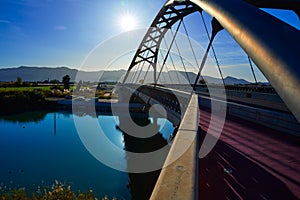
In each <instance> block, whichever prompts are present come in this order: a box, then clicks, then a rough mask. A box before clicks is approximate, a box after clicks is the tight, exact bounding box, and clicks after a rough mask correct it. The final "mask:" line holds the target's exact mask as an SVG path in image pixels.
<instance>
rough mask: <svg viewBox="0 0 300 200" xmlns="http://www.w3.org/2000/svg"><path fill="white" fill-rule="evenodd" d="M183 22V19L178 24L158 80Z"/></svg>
mask: <svg viewBox="0 0 300 200" xmlns="http://www.w3.org/2000/svg"><path fill="white" fill-rule="evenodd" d="M181 23H182V21H180V22H179V24H178V26H177V29H176V32H175V35H174V37H173V39H172V41H171V44H170V46H169V49H168V52H167V54H166V56H165V59H164V62H163V64H162V67H161V69H160V72H159V74H158V76H157V79H156V82H157V81H158V79H159V77H160V74H161V72H162V70H163V67H164V65H165V63H166V62H167V59H168V56H169V54H170V51H171V48H172V46H173V43H174V41H175V38H176V36H177V33H178V30H179V28H180V25H181Z"/></svg>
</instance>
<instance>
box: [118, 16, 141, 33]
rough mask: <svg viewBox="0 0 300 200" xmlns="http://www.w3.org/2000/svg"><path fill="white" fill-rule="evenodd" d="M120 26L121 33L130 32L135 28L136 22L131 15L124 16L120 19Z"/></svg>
mask: <svg viewBox="0 0 300 200" xmlns="http://www.w3.org/2000/svg"><path fill="white" fill-rule="evenodd" d="M120 26H121V28H122V30H123V31H131V30H133V29H135V28H137V20H136V18H135V17H134V16H133V15H130V14H126V15H124V16H122V17H121V19H120Z"/></svg>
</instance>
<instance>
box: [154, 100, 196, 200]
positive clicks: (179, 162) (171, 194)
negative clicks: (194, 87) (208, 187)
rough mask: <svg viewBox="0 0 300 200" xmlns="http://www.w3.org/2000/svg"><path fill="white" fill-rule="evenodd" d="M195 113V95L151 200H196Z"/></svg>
mask: <svg viewBox="0 0 300 200" xmlns="http://www.w3.org/2000/svg"><path fill="white" fill-rule="evenodd" d="M198 112H199V107H198V95H192V97H191V100H190V103H189V105H188V108H187V111H186V113H185V115H184V117H183V120H182V121H181V124H180V126H179V129H178V131H177V134H176V137H175V139H174V142H173V144H172V146H171V149H170V152H169V154H168V156H167V159H166V162H165V166H164V167H163V169H162V170H161V173H160V176H159V178H158V180H157V183H156V185H155V187H154V190H153V193H152V195H151V198H150V199H151V200H157V199H163V200H165V199H168V200H169V199H178V200H179V199H180V200H182V199H185V200H189V199H190V200H192V199H197V198H198V173H197V169H198V154H197V153H198V146H197V143H198V141H197V140H198V135H197V131H198V121H199V113H198ZM184 150H185V151H184ZM182 151H184V153H183V154H182V155H181V153H182ZM170 163H171V164H170Z"/></svg>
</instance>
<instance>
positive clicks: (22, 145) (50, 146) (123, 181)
mask: <svg viewBox="0 0 300 200" xmlns="http://www.w3.org/2000/svg"><path fill="white" fill-rule="evenodd" d="M74 117H80V118H82V119H83V120H84V121H86V126H87V127H88V119H90V118H92V119H96V120H98V121H99V124H101V126H102V127H104V129H103V130H104V132H105V135H106V136H107V137H108V138H109V140H110V141H111V142H112V143H114V144H115V145H116V146H117V147H119V148H121V149H123V150H124V159H123V160H119V161H118V162H125V165H131V164H133V163H131V162H130V160H127V157H126V154H125V150H127V151H131V152H149V151H152V150H155V149H157V148H159V147H160V146H164V145H168V143H167V141H168V138H169V136H170V134H171V133H172V132H173V130H174V128H173V126H172V124H171V123H169V122H168V123H167V124H166V125H164V126H162V124H164V123H163V121H164V119H158V120H157V121H155V120H152V119H149V118H140V117H137V118H135V121H137V123H141V124H148V123H151V124H152V126H153V129H156V130H157V132H158V134H156V135H155V136H153V137H151V138H146V139H138V138H132V137H131V136H130V135H128V134H126V133H124V132H122V131H120V130H119V129H118V127H119V125H120V123H122V122H125V121H124V119H122V117H121V118H120V117H114V116H111V115H109V113H100V112H98V113H97V114H96V115H90V114H89V113H84V112H82V113H80V115H78V113H77V114H75V115H74V114H73V113H71V112H70V111H59V112H53V111H35V112H28V113H22V114H18V115H11V116H0V130H1V134H0V160H1V165H0V180H1V183H3V184H4V185H9V186H11V187H26V188H28V189H29V190H32V191H30V192H33V191H34V190H35V189H36V187H37V185H41V183H42V182H44V185H51V184H52V183H53V182H54V180H55V179H57V180H60V181H65V182H67V183H70V184H72V187H73V189H74V190H75V191H77V190H81V191H87V190H89V189H92V190H93V191H94V192H95V193H96V195H98V196H100V197H101V196H104V195H108V196H110V197H113V196H116V197H117V198H118V199H148V198H149V196H150V194H151V191H152V189H153V187H154V184H155V182H156V179H157V177H158V175H159V171H155V172H151V173H144V174H135V173H129V174H128V173H124V172H119V171H117V170H114V169H111V168H109V167H107V166H105V165H104V164H102V163H101V162H99V161H98V160H96V159H95V158H94V157H93V156H91V155H90V154H89V153H88V151H87V150H86V148H85V147H84V146H83V144H82V141H81V140H80V138H79V136H78V134H77V131H76V128H75V125H74V121H73V118H74ZM154 122H155V123H154ZM90 131H94V130H92V129H91V130H90ZM54 136H55V137H54ZM102 153H103V152H102ZM110 153H111V154H113V152H110ZM1 183H0V184H1Z"/></svg>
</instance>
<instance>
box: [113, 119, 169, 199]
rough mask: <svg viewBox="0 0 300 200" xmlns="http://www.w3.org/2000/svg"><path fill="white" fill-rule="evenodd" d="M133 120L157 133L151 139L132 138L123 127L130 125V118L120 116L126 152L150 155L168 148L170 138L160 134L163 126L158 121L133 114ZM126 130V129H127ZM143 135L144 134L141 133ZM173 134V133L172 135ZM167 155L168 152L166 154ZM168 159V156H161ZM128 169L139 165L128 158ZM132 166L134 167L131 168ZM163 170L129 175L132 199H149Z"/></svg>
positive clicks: (120, 127)
mask: <svg viewBox="0 0 300 200" xmlns="http://www.w3.org/2000/svg"><path fill="white" fill-rule="evenodd" d="M131 117H132V120H133V121H134V122H135V123H136V124H138V125H139V126H148V131H150V132H151V133H156V134H154V135H153V136H151V137H146V138H138V137H135V136H132V135H130V134H128V133H126V132H124V131H122V127H124V126H126V125H127V124H129V123H128V122H129V118H128V116H122V115H120V116H119V117H118V118H119V126H118V127H117V128H118V129H119V130H120V131H122V133H123V137H124V146H125V150H126V152H133V153H148V152H153V151H156V150H159V149H161V148H163V147H165V146H168V145H169V144H168V141H169V138H166V137H163V135H162V133H160V132H159V130H160V128H161V125H159V124H158V123H157V120H158V119H153V118H152V119H151V120H150V119H149V116H148V115H142V116H141V115H139V116H136V114H134V113H131ZM125 130H126V128H125ZM140 134H143V133H140ZM170 134H171V133H170ZM166 153H167V152H166ZM161 156H162V157H164V158H166V156H167V154H166V155H161ZM126 160H127V166H128V168H133V167H134V165H136V164H137V163H136V162H135V161H132V160H131V159H130V156H126ZM131 165H132V166H131ZM160 171H161V170H156V171H152V172H146V173H128V176H129V183H128V187H129V188H130V193H131V199H133V200H140V199H149V198H150V196H151V194H152V191H153V188H154V186H155V184H156V181H157V178H158V176H159V174H160Z"/></svg>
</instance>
